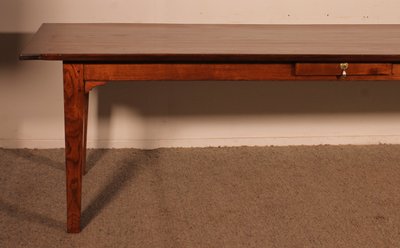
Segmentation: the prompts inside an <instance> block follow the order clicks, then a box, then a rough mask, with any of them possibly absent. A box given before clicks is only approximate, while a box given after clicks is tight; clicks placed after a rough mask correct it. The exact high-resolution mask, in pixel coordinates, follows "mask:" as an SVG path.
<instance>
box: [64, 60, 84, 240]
mask: <svg viewBox="0 0 400 248" xmlns="http://www.w3.org/2000/svg"><path fill="white" fill-rule="evenodd" d="M63 68H64V116H65V158H66V177H67V231H68V232H69V233H78V232H80V230H81V227H80V222H81V193H82V171H83V165H84V163H85V157H84V155H85V151H84V150H85V113H87V110H86V109H87V100H86V93H85V87H84V86H85V85H84V80H83V65H82V64H68V63H64V65H63Z"/></svg>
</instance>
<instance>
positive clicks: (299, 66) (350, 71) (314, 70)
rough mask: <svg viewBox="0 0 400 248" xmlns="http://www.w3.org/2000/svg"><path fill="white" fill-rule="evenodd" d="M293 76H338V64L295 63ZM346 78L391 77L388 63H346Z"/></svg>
mask: <svg viewBox="0 0 400 248" xmlns="http://www.w3.org/2000/svg"><path fill="white" fill-rule="evenodd" d="M295 74H296V75H298V76H340V75H341V74H342V69H341V66H340V63H296V68H295ZM346 74H347V76H374V75H391V74H392V64H390V63H380V64H372V63H348V67H347V69H346Z"/></svg>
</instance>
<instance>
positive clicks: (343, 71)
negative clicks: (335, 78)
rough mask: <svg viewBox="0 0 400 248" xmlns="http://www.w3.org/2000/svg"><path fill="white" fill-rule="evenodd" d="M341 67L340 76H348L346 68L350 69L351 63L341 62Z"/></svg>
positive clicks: (343, 77) (342, 77)
mask: <svg viewBox="0 0 400 248" xmlns="http://www.w3.org/2000/svg"><path fill="white" fill-rule="evenodd" d="M340 69H341V70H342V74H341V75H340V78H341V79H345V78H346V77H347V72H346V70H347V69H349V63H340Z"/></svg>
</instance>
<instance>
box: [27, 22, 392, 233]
mask: <svg viewBox="0 0 400 248" xmlns="http://www.w3.org/2000/svg"><path fill="white" fill-rule="evenodd" d="M20 58H21V59H43V60H62V61H63V68H64V113H65V156H66V179H67V180H66V181H67V185H66V186H67V187H66V188H67V231H68V232H70V233H77V232H80V230H81V226H80V223H81V198H82V196H81V194H82V174H84V173H85V164H86V139H87V122H88V102H89V93H90V91H91V90H92V89H93V88H95V87H97V86H101V85H104V84H106V83H108V82H110V81H130V80H147V81H150V80H232V81H238V80H295V81H309V80H346V81H356V80H400V25H200V24H199V25H193V24H191V25H189V24H43V25H42V26H41V28H40V29H39V31H38V32H37V33H36V34H35V36H34V37H33V39H32V41H31V42H30V43H29V44H28V46H27V47H26V48H25V49H24V50H23V52H22V53H21V56H20ZM341 63H348V68H347V69H346V73H345V74H346V76H345V77H344V76H343V75H342V72H343V71H342V68H341V66H340V64H341Z"/></svg>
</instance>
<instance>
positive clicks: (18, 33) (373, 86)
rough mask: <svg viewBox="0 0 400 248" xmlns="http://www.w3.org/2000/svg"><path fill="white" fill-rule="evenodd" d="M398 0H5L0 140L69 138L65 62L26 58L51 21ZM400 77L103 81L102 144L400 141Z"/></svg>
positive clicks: (35, 142)
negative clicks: (27, 47)
mask: <svg viewBox="0 0 400 248" xmlns="http://www.w3.org/2000/svg"><path fill="white" fill-rule="evenodd" d="M399 9H400V2H398V0H380V1H377V0H358V1H344V0H336V1H321V0H302V1H297V0H281V1H266V0H246V1H244V0H235V1H232V0H202V1H194V0H168V1H167V0H147V1H139V0H113V1H112V0H110V1H99V0H85V1H82V0H80V1H77V0H68V1H67V0H57V1H54V0H35V1H32V0H1V1H0V56H1V57H0V147H31V148H33V147H35V148H44V147H63V145H64V141H63V137H64V135H63V102H62V78H61V76H62V75H61V63H60V62H44V61H24V62H20V61H17V59H16V56H17V54H18V51H19V50H20V49H21V46H23V44H24V43H26V41H27V40H29V37H30V35H31V34H32V33H33V32H35V31H36V29H37V28H38V27H39V26H40V24H41V23H43V22H139V23H145V22H158V23H362V24H367V23H400V15H399V14H398V13H399V11H398V10H399ZM399 93H400V83H396V82H354V83H348V82H135V83H113V84H109V85H107V86H104V87H103V88H98V89H96V90H94V92H93V93H92V94H91V100H90V119H89V121H90V123H89V145H90V146H91V147H146V148H151V147H160V146H163V147H165V146H217V145H291V144H371V143H380V142H381V143H400V97H399Z"/></svg>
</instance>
